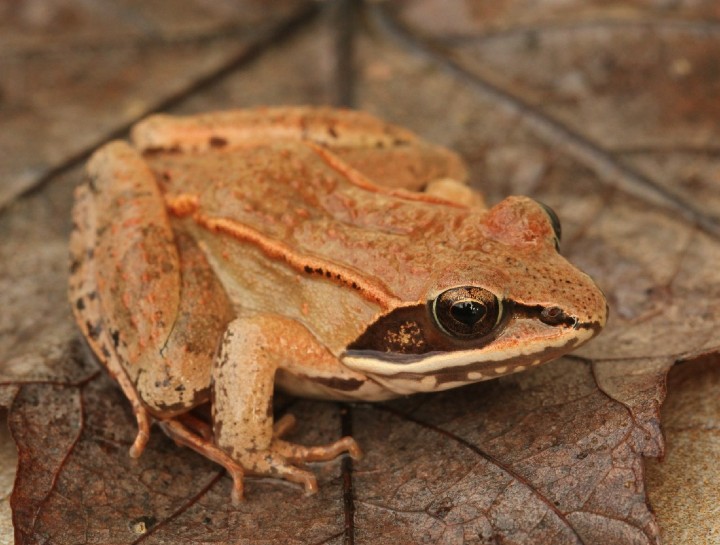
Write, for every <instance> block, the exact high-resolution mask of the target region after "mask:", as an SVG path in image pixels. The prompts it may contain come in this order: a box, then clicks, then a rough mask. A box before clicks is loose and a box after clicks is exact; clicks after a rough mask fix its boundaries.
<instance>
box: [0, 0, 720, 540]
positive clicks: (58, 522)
mask: <svg viewBox="0 0 720 545" xmlns="http://www.w3.org/2000/svg"><path fill="white" fill-rule="evenodd" d="M261 4H262V3H256V2H252V1H248V2H241V3H233V4H232V6H230V4H228V5H227V6H225V4H224V3H216V4H214V5H213V7H212V8H207V9H209V10H210V11H209V12H206V11H202V16H200V15H199V11H198V10H202V9H205V8H202V7H200V6H205V3H196V2H193V1H191V0H188V1H187V2H178V3H177V5H178V7H177V8H174V11H173V12H172V13H169V12H167V11H162V10H160V9H157V10H155V9H154V8H153V7H152V4H148V5H147V6H144V5H143V6H142V7H138V6H135V5H134V4H133V5H130V4H128V5H125V4H123V3H122V2H117V3H116V4H115V5H114V9H111V10H108V11H103V12H102V13H99V12H95V11H92V9H91V8H89V7H88V5H86V4H80V3H79V4H75V3H72V2H61V1H60V0H57V1H53V2H46V3H43V6H42V7H40V6H39V4H36V3H28V4H23V5H22V6H20V4H18V6H20V7H14V8H0V9H5V10H6V12H7V10H11V11H10V12H8V13H9V14H10V16H9V17H7V18H5V20H4V21H5V22H4V23H3V24H4V25H5V27H3V28H6V27H7V28H6V29H8V32H3V33H1V34H2V36H3V41H4V42H6V43H8V44H9V49H6V50H5V51H4V53H3V57H2V59H1V60H0V62H1V63H3V67H2V70H0V72H1V73H3V74H4V75H5V74H10V75H12V77H11V78H8V77H7V76H6V78H3V80H4V83H3V95H2V96H3V101H2V102H0V116H1V117H2V121H3V127H9V128H10V129H11V130H7V131H3V132H2V136H0V150H2V152H3V153H4V156H7V157H9V158H10V159H9V160H8V161H3V168H4V169H5V171H4V172H1V173H0V174H2V175H3V178H4V179H6V180H10V183H9V184H7V185H6V187H5V188H4V190H5V192H4V193H3V195H4V196H3V197H0V202H9V201H10V199H12V198H13V196H15V195H17V194H18V192H19V191H22V190H23V189H24V188H27V187H29V186H35V187H37V188H38V189H37V190H36V191H35V192H34V193H31V194H29V195H26V197H25V198H21V199H15V200H14V202H13V203H12V204H11V205H10V206H9V207H8V208H7V209H6V210H5V211H4V213H3V214H2V215H1V216H0V232H2V234H3V237H2V240H0V308H2V309H3V312H2V313H0V404H4V405H6V406H8V405H9V406H10V410H9V421H10V426H11V431H12V434H13V437H14V438H15V440H16V442H17V443H18V449H19V460H20V465H19V471H18V475H17V482H16V486H15V490H14V493H13V497H12V504H13V510H14V513H13V517H14V524H15V532H16V537H17V542H18V543H40V542H43V543H44V542H52V543H93V542H95V543H97V542H100V543H118V544H119V543H142V542H148V543H183V542H187V543H192V542H197V541H203V542H208V541H212V542H217V543H226V542H227V543H237V542H242V543H274V542H282V543H340V542H344V543H380V544H382V543H394V542H399V543H408V542H412V543H415V542H431V543H465V542H467V543H518V544H519V543H522V544H544V543H553V544H556V543H557V544H563V543H573V544H587V545H590V544H595V543H613V544H619V545H623V544H645V543H659V530H658V527H657V524H656V522H655V520H654V518H653V516H652V513H651V511H650V509H649V507H648V505H647V498H646V494H645V485H644V479H643V474H644V469H643V463H644V462H643V456H658V455H660V454H661V453H662V452H663V441H662V437H661V435H660V424H659V408H660V405H661V403H662V401H663V398H664V395H665V386H664V380H665V375H666V373H667V370H668V368H669V367H670V365H672V363H673V362H675V361H678V360H687V359H691V358H695V357H697V356H699V355H702V354H709V353H716V352H717V349H718V344H719V341H718V337H717V333H716V331H717V330H718V323H719V322H720V304H719V303H718V301H720V281H719V279H718V272H717V270H716V269H717V267H716V263H718V262H720V246H719V245H718V233H720V229H718V224H717V221H718V217H717V216H718V214H717V210H718V205H719V204H720V203H719V202H718V201H719V199H720V180H718V176H717V168H718V163H717V157H716V155H717V142H718V141H720V140H718V136H719V135H718V132H720V122H719V121H718V115H719V114H720V112H718V111H717V105H716V100H715V97H716V96H717V85H718V84H717V77H718V73H720V72H718V71H717V70H715V69H714V66H715V64H714V63H716V59H717V56H718V53H719V50H720V43H718V39H717V36H716V35H715V33H712V32H706V30H707V24H708V23H707V22H706V21H705V19H706V18H708V17H717V16H718V13H717V11H716V8H715V7H714V4H712V3H696V4H693V5H692V6H691V5H690V4H687V5H686V4H682V3H679V4H677V5H675V4H673V6H669V5H667V6H665V7H663V8H662V9H660V8H657V7H655V8H653V7H651V5H650V4H648V3H647V2H626V3H624V4H623V5H622V6H620V5H619V4H618V5H612V4H610V5H609V4H608V3H606V2H564V3H560V4H558V3H548V4H546V3H534V4H533V3H529V4H527V5H526V4H521V3H516V2H493V3H487V2H460V1H457V0H453V1H450V2H440V1H435V0H416V1H409V2H403V3H387V4H383V5H373V6H366V7H365V8H364V9H365V12H364V13H365V14H366V15H367V18H366V20H367V23H368V25H367V26H356V27H355V33H356V41H355V43H354V46H355V47H354V49H355V54H356V65H355V70H354V72H353V71H348V68H347V67H348V59H347V58H346V57H343V56H342V55H343V52H347V50H348V49H347V45H348V43H349V35H348V34H342V35H341V36H340V38H341V39H340V40H339V43H336V41H335V39H336V35H335V31H336V29H343V28H344V29H347V28H348V27H347V26H345V25H343V24H342V22H343V21H345V22H346V23H347V22H348V19H347V17H348V16H352V15H353V13H352V9H351V8H348V7H347V6H348V4H347V3H344V2H340V3H339V4H337V5H332V6H329V7H328V8H327V9H326V10H325V11H323V12H321V13H327V15H323V16H320V17H315V18H311V15H312V14H313V13H315V11H317V8H315V7H314V6H311V5H309V4H306V3H303V2H286V3H283V4H282V5H281V6H280V7H274V8H272V9H269V8H267V7H262V5H261ZM10 5H11V6H14V4H10ZM28 5H30V6H32V5H35V7H34V8H31V7H27V6H28ZM528 6H530V7H528ZM225 10H226V11H225ZM343 17H346V18H345V19H343ZM353 20H354V19H353ZM358 20H359V19H358ZM138 21H141V22H143V24H142V25H139V24H138V23H137V22H138ZM258 22H260V23H261V24H260V26H259V27H256V26H254V25H255V24H257V23H258ZM251 23H252V24H251ZM349 26H350V27H351V28H352V24H351V25H349ZM18 29H20V30H18ZM48 33H49V35H50V37H51V38H48ZM50 39H52V40H53V42H50V41H49V40H50ZM51 43H54V45H55V47H56V49H55V51H57V47H59V46H62V51H63V52H64V53H63V62H62V63H58V62H57V60H56V59H57V55H58V54H57V53H51V48H50V45H51ZM38 44H40V45H38ZM628 52H632V54H631V55H630V54H628ZM21 61H28V62H21ZM335 63H339V64H341V65H344V69H343V70H342V71H341V72H340V73H344V74H345V75H346V76H347V74H348V73H351V74H354V80H352V81H351V83H352V82H354V86H351V91H354V94H355V96H356V97H357V98H356V102H357V104H356V105H357V106H358V107H361V108H363V109H366V110H368V111H371V112H374V113H377V114H379V115H381V116H382V117H385V118H387V119H389V120H391V121H394V122H397V123H399V124H401V125H404V126H407V127H408V128H411V129H413V130H415V131H417V132H418V133H420V134H422V135H423V136H424V137H426V138H428V139H430V140H433V141H435V142H438V143H442V144H445V145H448V146H450V147H453V148H454V149H456V150H458V151H460V152H461V153H462V154H463V155H464V156H465V158H466V160H467V161H468V163H469V165H470V167H471V171H472V179H473V180H474V182H475V184H476V185H477V186H478V187H481V188H482V190H483V191H484V192H485V193H486V195H487V196H488V201H489V202H497V201H498V200H499V199H501V198H503V197H504V196H506V195H508V194H513V193H520V194H529V195H531V196H533V197H535V198H538V199H539V200H542V201H543V202H545V203H547V204H549V205H551V206H552V207H553V208H554V209H555V210H556V211H557V212H558V214H559V216H560V217H561V219H562V220H563V237H564V240H563V245H562V246H563V247H562V249H563V252H564V253H565V254H566V255H567V256H568V257H569V259H571V260H572V261H573V262H575V263H577V264H578V265H579V266H580V267H581V268H583V269H584V270H586V271H588V272H589V273H590V274H591V275H592V276H593V277H594V278H596V280H598V282H599V283H600V285H601V287H602V288H603V289H604V290H605V292H606V294H607V296H608V301H609V303H610V308H611V320H610V322H609V324H608V327H607V330H606V331H605V332H604V333H603V334H602V335H601V336H600V337H599V338H598V339H596V340H594V341H593V342H592V343H590V344H589V345H588V346H586V347H584V348H583V349H582V350H581V351H580V352H578V353H576V354H575V355H573V356H570V357H567V358H564V359H562V360H560V361H558V362H556V363H553V364H549V365H547V366H545V367H542V368H540V369H537V370H534V371H531V372H526V373H523V374H520V375H516V376H512V377H507V378H503V379H500V380H498V381H492V382H487V383H481V384H478V385H474V386H469V387H466V388H462V389H459V390H454V391H448V392H445V393H441V394H435V395H426V396H415V397H411V398H408V399H404V400H399V401H395V402H391V403H385V404H380V405H357V406H352V407H349V408H346V409H340V408H338V407H337V406H336V405H332V404H323V403H315V402H307V401H283V402H281V403H280V406H281V407H282V410H286V409H287V408H288V406H289V409H290V410H291V411H292V412H294V413H295V414H297V415H298V416H300V417H301V422H302V425H301V426H300V428H299V429H298V430H297V432H296V433H295V437H296V438H297V440H298V441H301V442H307V443H315V442H322V441H328V440H331V439H333V438H336V437H338V436H340V435H341V428H344V429H345V430H347V428H348V427H352V430H353V434H354V436H355V437H356V438H357V439H358V441H359V442H360V444H361V445H362V446H363V448H364V450H365V452H366V458H365V459H363V460H362V461H360V462H355V463H353V464H349V463H348V461H345V462H343V463H342V464H340V463H329V464H325V465H321V466H316V467H315V469H316V470H317V472H318V473H319V476H320V481H321V483H320V493H319V494H318V495H317V496H313V497H312V498H306V497H304V496H303V495H302V493H301V492H300V491H299V490H298V489H296V488H292V487H288V486H284V485H282V484H279V483H276V482H271V481H258V480H251V481H250V482H249V483H248V485H247V496H248V500H247V501H246V502H245V503H244V504H243V505H241V506H239V507H238V508H233V507H231V506H230V505H229V496H230V481H229V478H228V477H227V476H226V475H224V474H223V473H222V472H221V471H220V470H219V469H218V467H217V466H215V465H213V464H212V463H210V462H208V461H207V460H204V459H203V458H201V457H199V456H197V455H195V454H193V453H192V452H190V451H188V450H187V449H182V448H180V447H177V446H175V445H174V444H173V443H172V442H171V441H170V440H168V439H167V438H165V437H164V436H163V435H162V434H161V433H160V432H159V430H155V429H154V430H153V435H152V438H151V442H150V445H149V447H148V449H147V451H146V453H145V454H144V455H143V456H142V457H141V458H140V459H139V460H131V459H130V458H129V457H128V456H127V449H128V447H129V445H130V443H131V442H132V438H133V434H134V423H133V418H132V415H131V412H130V409H129V406H128V403H127V402H126V401H125V400H124V399H123V397H122V395H121V393H120V391H119V390H118V388H117V387H116V386H115V385H114V384H113V383H112V381H110V379H109V378H107V376H106V375H105V374H104V373H102V372H98V368H97V367H96V366H95V365H94V364H92V363H88V362H87V361H86V360H85V359H84V357H83V354H82V352H83V351H82V348H81V346H82V345H81V344H80V343H78V341H77V333H76V332H75V329H74V327H73V325H72V322H71V318H70V313H69V311H68V308H67V304H66V302H65V283H66V277H65V275H66V273H65V267H66V264H65V249H66V240H67V233H68V231H69V227H70V226H69V206H70V200H71V197H70V195H71V189H72V186H73V185H74V184H75V183H76V182H77V180H79V178H80V173H79V170H78V169H74V170H73V167H74V166H75V165H77V164H79V163H80V162H81V161H80V159H81V158H82V157H83V156H84V155H86V154H87V152H89V151H90V150H91V149H92V148H93V147H94V146H95V145H97V144H98V143H99V142H102V141H104V140H106V139H108V138H110V137H111V136H113V135H117V134H121V133H122V132H123V130H124V129H125V128H126V127H127V125H128V123H130V122H131V121H132V120H134V119H136V118H137V117H138V116H141V115H143V114H144V113H146V112H148V111H151V110H155V109H158V108H162V109H170V110H171V111H172V112H176V113H185V112H194V111H202V110H208V109H218V108H226V107H238V106H249V105H253V104H259V103H326V102H330V101H332V100H333V99H334V97H336V96H341V97H342V96H345V97H346V98H347V96H348V95H347V89H345V90H344V91H343V90H342V89H340V87H343V86H346V85H347V82H345V83H344V84H343V85H338V83H337V82H336V81H334V80H333V77H334V75H333V74H334V72H333V65H334V64H335ZM73 74H79V75H81V76H82V77H81V78H76V79H73V78H72V76H73ZM58 78H59V79H58ZM47 81H53V82H54V83H55V90H54V91H53V92H50V90H49V89H48V88H47V85H46V84H45V83H44V82H47ZM33 90H36V91H34V92H33ZM47 182H52V183H47ZM3 199H5V200H3ZM670 494H672V492H670ZM279 506H280V508H279Z"/></svg>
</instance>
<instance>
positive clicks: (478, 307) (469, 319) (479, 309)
mask: <svg viewBox="0 0 720 545" xmlns="http://www.w3.org/2000/svg"><path fill="white" fill-rule="evenodd" d="M486 313H487V308H485V305H483V304H482V303H480V302H478V301H458V302H457V303H455V304H453V306H451V307H450V315H451V316H452V317H453V318H455V319H456V320H457V321H458V322H460V323H463V324H465V325H467V326H474V325H475V324H476V323H478V322H479V321H480V320H482V319H483V318H484V317H485V314H486Z"/></svg>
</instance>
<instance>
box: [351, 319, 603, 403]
mask: <svg viewBox="0 0 720 545" xmlns="http://www.w3.org/2000/svg"><path fill="white" fill-rule="evenodd" d="M595 333H596V332H595V331H594V330H593V329H590V328H587V329H573V330H572V331H569V332H567V333H563V334H558V335H555V336H552V337H548V336H543V337H538V338H535V339H525V340H524V341H523V342H518V341H517V340H516V339H515V340H513V339H506V340H504V341H503V340H502V339H497V340H496V341H495V342H493V343H491V344H490V345H488V346H486V347H484V348H482V349H473V350H456V351H453V352H428V353H425V354H393V353H381V352H373V351H361V350H349V351H347V352H346V353H344V354H343V355H342V356H341V361H342V363H343V364H344V365H345V366H347V367H348V368H350V369H352V370H353V371H357V372H360V373H363V374H365V375H368V376H370V377H372V378H373V379H374V380H377V381H378V382H380V383H381V384H383V385H384V386H385V387H387V388H391V389H393V390H395V389H398V388H399V390H398V392H397V393H399V394H409V393H415V392H429V391H437V390H446V389H449V388H454V387H456V386H460V385H462V384H468V383H471V382H478V381H482V380H489V379H492V378H497V377H499V376H502V375H507V374H510V373H517V372H520V371H524V370H526V369H529V368H531V367H535V366H537V365H540V364H542V363H544V362H547V361H550V360H553V359H556V358H559V357H560V356H562V355H563V354H566V353H567V352H570V351H571V350H573V349H575V348H577V347H578V346H580V345H581V344H583V343H585V342H586V341H588V340H589V339H590V338H592V337H593V336H594V334H595Z"/></svg>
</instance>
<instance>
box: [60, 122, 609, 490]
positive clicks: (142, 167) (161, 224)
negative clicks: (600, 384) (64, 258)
mask: <svg viewBox="0 0 720 545" xmlns="http://www.w3.org/2000/svg"><path fill="white" fill-rule="evenodd" d="M465 183H466V172H465V167H464V166H463V164H462V162H461V161H460V159H459V158H458V157H457V156H456V155H455V154H454V153H452V152H450V151H449V150H446V149H444V148H440V147H437V146H433V145H431V144H428V143H426V142H423V141H422V140H420V139H418V138H417V137H416V136H415V135H413V134H412V133H410V132H409V131H406V130H404V129H401V128H398V127H394V126H391V125H388V124H386V123H383V122H382V121H379V120H377V119H375V118H373V117H371V116H369V115H367V114H363V113H360V112H351V111H346V110H334V109H330V108H269V109H267V108H266V109H255V110H240V111H233V112H223V113H214V114H206V115H201V116H195V117H189V118H171V117H167V116H156V117H152V118H150V119H148V120H146V121H143V122H142V123H140V124H138V125H137V126H136V127H135V128H134V129H133V145H128V144H126V143H124V142H112V143H110V144H108V145H106V146H105V147H103V148H102V149H101V150H99V151H98V152H97V153H96V154H95V155H94V156H93V157H92V159H91V160H90V162H89V165H88V183H87V184H85V185H83V186H82V187H80V188H78V191H77V194H76V206H75V209H74V221H75V223H76V229H75V231H74V233H73V236H72V239H71V257H72V262H71V280H70V299H71V302H72V304H73V308H74V311H75V315H76V318H77V321H78V324H79V325H80V328H81V330H82V331H83V333H84V335H85V337H86V338H87V340H88V343H89V344H90V346H91V347H92V349H93V350H94V352H95V353H96V354H97V356H98V357H99V358H100V360H101V361H102V362H103V364H104V365H105V366H106V367H107V369H108V370H109V372H110V373H111V374H112V375H113V376H114V377H115V378H116V380H117V381H118V383H119V384H120V386H121V388H122V389H123V391H124V393H125V394H126V396H127V397H128V399H129V400H130V402H131V403H132V405H133V408H134V411H135V414H136V416H137V420H138V429H139V431H138V436H137V439H136V441H135V443H134V445H133V448H132V450H131V454H132V455H134V456H138V455H139V454H140V453H141V452H142V450H143V448H144V445H145V443H146V442H147V438H148V436H149V426H150V422H151V420H153V419H154V420H156V421H158V422H159V425H160V426H161V427H162V428H163V430H164V431H165V432H166V433H167V434H168V435H170V436H171V437H173V438H174V439H175V440H176V441H178V442H179V443H181V444H184V445H187V446H190V447H191V448H194V449H195V450H197V451H198V452H201V453H202V454H204V455H205V456H207V457H208V458H210V459H212V460H214V461H216V462H217V463H220V464H222V465H223V466H225V467H226V468H227V469H228V470H229V472H230V473H231V475H232V476H233V480H234V485H235V486H234V492H233V497H234V498H235V499H236V500H239V499H240V498H241V497H242V485H243V476H244V475H245V474H253V475H263V476H273V477H279V478H283V479H286V480H289V481H293V482H298V483H300V484H302V485H303V486H304V487H305V489H306V490H307V491H309V492H313V491H314V490H316V488H317V484H316V481H315V477H314V475H313V474H312V473H311V472H309V471H307V470H303V469H300V468H298V467H296V466H295V465H294V464H295V463H297V462H302V461H308V460H328V459H332V458H334V457H336V456H338V455H339V454H341V453H342V452H349V453H350V455H351V456H354V457H358V456H359V455H360V450H359V448H358V447H357V445H356V444H355V442H354V441H353V440H352V439H351V438H349V437H346V438H343V439H341V440H339V441H337V442H335V443H333V444H330V445H324V446H318V447H303V446H299V445H294V444H291V443H287V442H285V441H283V440H282V439H281V436H282V434H283V433H284V432H286V431H287V430H288V429H289V428H290V427H291V426H292V423H293V420H292V418H291V417H287V418H284V419H281V420H280V421H279V422H277V423H275V424H273V419H272V394H273V389H274V386H275V385H276V384H277V385H279V386H280V387H282V388H284V389H286V390H288V391H289V392H291V393H296V394H299V395H305V396H310V397H319V398H327V399H362V400H380V399H387V398H391V397H395V396H398V395H403V394H407V393H413V392H419V391H433V390H441V389H446V388H450V387H455V386H459V385H462V384H466V383H469V382H474V381H477V380H485V379H488V378H493V377H495V376H499V375H502V374H506V373H510V372H517V371H519V370H522V369H525V368H528V367H530V366H533V365H538V364H540V363H542V362H544V361H548V360H549V359H552V358H554V357H557V356H559V355H561V354H563V353H565V352H567V351H569V350H571V349H572V348H574V347H575V346H577V345H579V344H581V343H582V342H585V341H586V340H588V339H589V338H590V337H592V336H593V335H594V334H595V333H597V332H598V331H599V330H600V329H601V328H602V326H603V325H604V323H605V318H606V312H607V311H606V305H605V300H604V298H603V296H602V294H601V293H600V291H599V290H598V289H597V287H596V286H595V284H594V283H593V282H592V281H591V280H590V279H589V278H588V277H587V276H586V275H585V274H583V273H582V272H580V271H578V270H577V269H576V268H575V267H573V266H572V265H571V264H570V263H568V262H567V261H566V260H565V259H563V258H562V257H561V256H560V255H559V254H558V253H557V250H556V246H557V235H556V232H555V230H554V226H553V221H552V219H551V218H550V217H549V215H548V212H547V211H546V209H544V208H543V207H542V206H541V205H539V204H538V203H536V202H535V201H533V200H531V199H528V198H525V197H510V198H508V199H506V200H504V201H503V202H501V203H499V204H498V205H496V206H495V207H493V208H491V209H490V210H486V209H485V207H484V204H483V202H482V198H481V197H480V196H479V195H478V194H477V193H475V192H473V191H472V190H470V189H469V188H468V187H467V186H466V185H465ZM466 293H470V294H479V295H472V296H471V297H470V296H467V297H466V296H465V295H464V294H466ZM468 297H470V298H469V299H468ZM441 300H442V301H444V303H441V304H438V303H437V301H441ZM438 309H439V310H438ZM478 309H480V310H478ZM467 312H471V316H470V318H468V316H467V315H466V314H463V313H467ZM452 313H455V314H452ZM473 313H474V314H473ZM448 316H450V318H448ZM458 316H459V318H458ZM448 319H449V320H451V323H449V322H445V320H448ZM458 320H460V322H462V323H460V322H458ZM463 320H465V321H467V320H470V321H468V322H467V323H466V322H463ZM458 323H459V324H460V329H461V330H462V331H455V330H453V328H455V327H456V326H458ZM443 324H444V325H443ZM448 324H449V325H448ZM468 324H469V325H468ZM448 327H449V329H448ZM465 327H468V328H470V329H471V330H472V331H471V333H466V332H465V330H464V329H463V328H465ZM468 331H470V330H468ZM208 401H210V402H211V405H212V425H210V426H209V425H207V424H205V423H204V422H202V421H200V420H199V419H197V418H195V417H193V416H192V415H191V414H190V413H189V411H190V410H191V409H193V408H194V407H197V406H198V405H200V404H203V403H206V402H208Z"/></svg>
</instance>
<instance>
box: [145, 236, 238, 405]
mask: <svg viewBox="0 0 720 545" xmlns="http://www.w3.org/2000/svg"><path fill="white" fill-rule="evenodd" d="M175 244H176V247H177V250H178V255H179V258H180V293H181V297H180V302H179V308H178V313H177V316H176V318H175V321H174V323H173V327H172V330H171V332H170V335H169V336H168V338H167V340H166V342H165V344H164V346H163V349H162V350H161V351H159V352H157V353H155V354H154V359H153V360H152V361H149V360H148V361H147V362H146V365H145V370H144V372H143V373H141V374H140V375H138V378H137V389H138V391H139V392H140V394H141V397H142V398H143V400H144V401H145V403H146V404H147V405H148V406H149V407H150V408H151V409H152V410H153V411H154V412H155V413H156V414H158V415H160V416H164V417H168V416H173V415H175V414H179V413H182V412H184V411H186V410H188V409H190V408H192V407H196V406H198V405H200V404H201V403H205V402H206V401H208V400H209V399H210V380H211V372H212V366H213V362H214V360H215V353H216V351H217V346H218V343H219V341H220V339H221V338H222V335H223V333H224V332H225V330H226V329H227V326H228V324H229V323H230V322H231V321H232V319H233V318H234V316H235V313H234V310H233V308H232V304H231V303H230V300H229V299H228V297H227V295H226V294H225V290H224V289H223V287H222V284H221V283H220V281H219V280H218V279H217V277H216V276H215V274H214V272H213V270H212V268H211V267H210V264H209V263H208V262H207V259H206V257H205V254H204V253H203V251H202V250H201V249H200V248H199V247H198V245H197V243H196V242H195V239H194V238H193V237H192V236H190V235H189V234H188V233H186V232H184V231H183V230H182V228H181V227H180V226H176V228H175Z"/></svg>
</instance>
